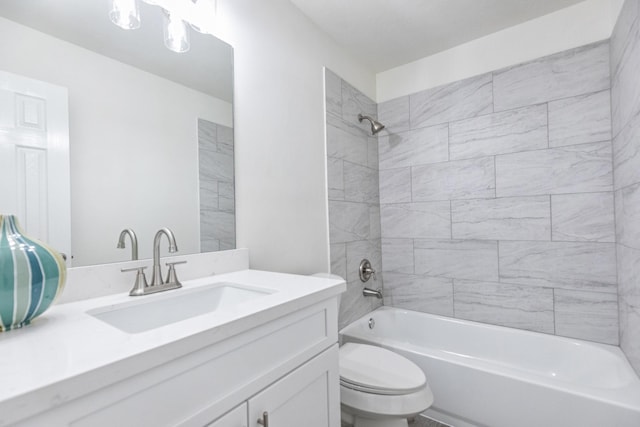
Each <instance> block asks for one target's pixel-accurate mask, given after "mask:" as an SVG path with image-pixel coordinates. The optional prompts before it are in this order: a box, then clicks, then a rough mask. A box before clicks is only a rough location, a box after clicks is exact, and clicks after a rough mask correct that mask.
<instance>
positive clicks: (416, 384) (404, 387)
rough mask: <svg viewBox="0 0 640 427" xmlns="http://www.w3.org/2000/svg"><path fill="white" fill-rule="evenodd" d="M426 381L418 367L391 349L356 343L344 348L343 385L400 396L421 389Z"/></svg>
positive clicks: (342, 349)
mask: <svg viewBox="0 0 640 427" xmlns="http://www.w3.org/2000/svg"><path fill="white" fill-rule="evenodd" d="M426 383H427V379H426V377H425V375H424V372H422V370H421V369H420V368H419V367H418V366H416V365H415V364H414V363H413V362H411V361H410V360H408V359H406V358H404V357H402V356H400V355H399V354H396V353H394V352H392V351H390V350H387V349H384V348H381V347H375V346H372V345H366V344H355V343H346V344H344V345H343V346H342V347H341V348H340V384H341V385H342V386H344V387H347V388H349V389H352V390H357V391H361V392H364V393H372V394H381V395H390V396H398V395H405V394H411V393H415V392H418V391H420V390H422V389H423V388H424V387H425V385H426Z"/></svg>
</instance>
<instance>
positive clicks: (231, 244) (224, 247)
mask: <svg viewBox="0 0 640 427" xmlns="http://www.w3.org/2000/svg"><path fill="white" fill-rule="evenodd" d="M232 249H236V239H235V237H233V238H232V239H230V240H220V250H221V251H230V250H232Z"/></svg>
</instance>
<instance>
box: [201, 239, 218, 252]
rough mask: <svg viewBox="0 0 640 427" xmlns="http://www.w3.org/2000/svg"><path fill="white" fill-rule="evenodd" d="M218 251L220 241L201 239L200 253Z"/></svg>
mask: <svg viewBox="0 0 640 427" xmlns="http://www.w3.org/2000/svg"><path fill="white" fill-rule="evenodd" d="M219 250H220V241H219V240H215V239H201V240H200V252H217V251H219Z"/></svg>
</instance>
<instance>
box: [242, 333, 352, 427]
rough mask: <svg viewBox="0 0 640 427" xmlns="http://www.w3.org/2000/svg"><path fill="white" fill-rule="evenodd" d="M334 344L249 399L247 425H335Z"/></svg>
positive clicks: (337, 407)
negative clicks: (265, 420)
mask: <svg viewBox="0 0 640 427" xmlns="http://www.w3.org/2000/svg"><path fill="white" fill-rule="evenodd" d="M336 389H339V374H338V346H337V344H336V345H334V346H333V347H331V348H330V349H329V350H326V351H325V352H324V353H323V354H321V355H319V356H317V357H316V358H315V359H313V360H311V361H310V362H308V363H306V364H305V365H303V366H301V367H300V368H298V369H296V370H295V371H293V372H292V373H290V374H289V375H287V376H286V377H284V378H283V379H281V380H280V381H278V382H277V383H275V384H273V385H271V386H270V387H268V388H266V389H265V390H264V391H262V392H260V393H259V394H257V395H256V396H255V397H253V398H252V399H250V400H249V424H248V425H249V426H259V425H260V424H259V423H258V420H262V425H263V426H264V425H265V424H267V423H265V422H264V417H265V415H266V416H267V417H268V419H269V421H268V427H297V426H305V427H327V426H336V427H337V426H338V425H339V424H336V422H335V420H337V419H338V418H339V417H340V397H339V394H338V393H339V392H338V393H335V392H334V391H335V390H336Z"/></svg>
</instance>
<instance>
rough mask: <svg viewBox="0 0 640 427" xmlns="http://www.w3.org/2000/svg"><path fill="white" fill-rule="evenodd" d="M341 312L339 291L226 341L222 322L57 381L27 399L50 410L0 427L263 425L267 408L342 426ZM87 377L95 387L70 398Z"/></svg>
mask: <svg viewBox="0 0 640 427" xmlns="http://www.w3.org/2000/svg"><path fill="white" fill-rule="evenodd" d="M337 311H338V302H337V295H336V296H331V297H329V298H326V299H324V300H321V301H319V302H316V303H314V304H312V305H307V306H305V304H304V302H303V301H292V302H290V303H288V306H287V307H284V310H282V311H281V312H280V313H286V314H283V315H282V314H279V317H275V318H274V316H273V314H271V315H268V313H256V314H255V315H254V316H258V318H252V319H251V322H252V324H254V325H255V324H256V322H259V323H257V324H258V325H259V326H256V327H251V328H248V329H247V328H246V326H244V329H243V324H242V321H240V322H238V324H237V325H235V326H234V327H235V329H236V330H237V331H238V332H237V333H229V329H227V332H226V333H225V335H226V336H225V337H224V339H220V336H219V335H220V331H216V329H215V328H213V329H211V330H208V331H204V332H202V333H199V334H195V335H191V336H189V337H186V338H185V339H184V340H181V341H179V342H175V343H172V344H171V345H166V346H163V347H161V348H158V349H156V350H153V351H150V352H147V353H145V354H140V355H139V356H138V357H134V358H129V359H125V360H123V361H121V362H118V363H115V364H112V365H109V366H105V367H104V368H103V369H100V370H96V371H92V372H88V373H87V374H86V375H83V376H81V377H80V378H70V379H69V380H68V381H65V382H62V383H60V384H54V385H51V386H49V387H48V388H47V395H46V396H44V395H40V396H38V395H36V394H34V396H33V399H31V401H29V402H27V403H28V404H33V405H35V404H36V403H37V404H40V405H43V406H44V405H48V406H49V407H48V408H47V409H46V410H41V411H40V412H38V413H37V414H33V415H32V416H29V417H28V418H27V417H21V419H20V420H19V421H18V422H15V423H14V422H9V423H8V424H7V423H5V424H3V423H2V416H1V415H0V425H17V426H45V425H46V426H47V427H56V426H74V427H101V426H109V427H111V426H114V425H117V426H118V427H128V426H131V427H144V426H154V427H160V426H180V427H191V426H194V427H195V426H197V427H202V426H212V427H260V424H259V423H258V419H259V418H262V415H263V413H264V412H267V413H268V414H269V427H298V426H305V427H339V426H340V397H339V392H340V391H339V373H338V344H337V342H338V328H337V320H338V319H337V317H338V316H337ZM260 316H263V317H264V320H262V319H261V317H260ZM230 328H231V327H230ZM132 339H135V337H133V338H132ZM124 371H131V372H132V373H131V375H128V376H127V377H126V379H124V380H121V381H117V382H115V383H114V382H113V380H111V382H110V381H109V379H110V378H111V377H115V376H117V375H122V373H123V372H124ZM101 381H102V382H104V383H106V385H105V386H104V387H102V386H101V387H99V388H97V389H96V387H95V385H96V382H101ZM83 384H86V385H87V386H88V385H89V384H91V385H93V388H94V389H95V391H91V392H88V393H87V394H86V395H84V396H81V397H78V398H74V399H70V398H67V396H66V391H68V390H72V389H73V390H77V389H78V388H82V387H83ZM87 389H90V387H87ZM37 398H40V399H41V400H40V401H37V402H36V400H35V399H37ZM52 398H53V399H52ZM56 399H57V400H56Z"/></svg>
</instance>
